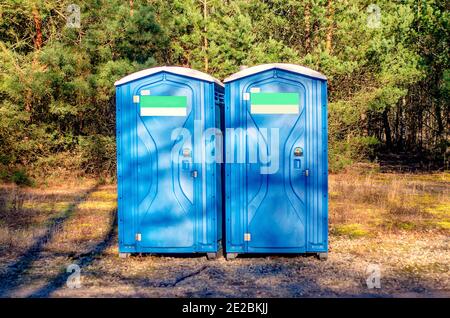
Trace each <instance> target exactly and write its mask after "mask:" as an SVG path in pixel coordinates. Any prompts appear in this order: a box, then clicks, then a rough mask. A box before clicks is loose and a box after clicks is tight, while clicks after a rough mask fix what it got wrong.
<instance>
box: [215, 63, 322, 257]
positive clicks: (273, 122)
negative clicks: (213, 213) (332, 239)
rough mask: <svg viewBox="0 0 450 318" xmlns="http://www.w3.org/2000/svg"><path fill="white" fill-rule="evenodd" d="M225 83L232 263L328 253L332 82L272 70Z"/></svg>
mask: <svg viewBox="0 0 450 318" xmlns="http://www.w3.org/2000/svg"><path fill="white" fill-rule="evenodd" d="M224 82H225V127H226V130H227V131H226V136H225V211H226V213H225V215H226V216H225V218H226V233H225V240H226V244H225V245H226V251H225V252H226V254H227V259H232V258H234V257H236V255H237V254H242V253H245V254H252V253H258V254H284V253H299V254H300V253H306V254H309V253H314V254H316V255H317V256H318V257H319V258H321V259H326V257H327V252H328V193H327V189H328V163H327V81H326V77H325V76H324V75H322V74H320V73H318V72H316V71H313V70H311V69H308V68H306V67H302V66H298V65H293V64H281V63H275V64H265V65H259V66H254V67H250V68H246V69H244V70H241V71H239V72H238V73H235V74H234V75H232V76H230V77H228V78H227V79H225V80H224Z"/></svg>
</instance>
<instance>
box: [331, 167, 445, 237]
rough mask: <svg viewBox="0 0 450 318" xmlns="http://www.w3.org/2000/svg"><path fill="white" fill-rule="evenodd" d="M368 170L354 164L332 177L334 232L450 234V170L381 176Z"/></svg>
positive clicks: (332, 228)
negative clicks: (423, 173) (353, 167)
mask: <svg viewBox="0 0 450 318" xmlns="http://www.w3.org/2000/svg"><path fill="white" fill-rule="evenodd" d="M364 168H365V170H364V173H362V172H361V171H360V170H359V169H358V168H355V170H354V171H353V172H347V173H345V174H337V175H331V176H330V181H329V192H330V211H329V212H330V227H331V232H332V233H334V234H337V235H348V236H349V237H360V236H364V235H371V236H377V235H384V234H386V233H399V232H403V231H415V232H427V231H433V232H440V233H442V234H449V232H448V230H449V228H448V224H449V221H450V195H449V191H450V173H440V174H432V175H411V174H380V173H373V172H372V173H371V172H370V167H369V168H368V167H367V166H364ZM360 169H361V168H360ZM367 170H368V171H367Z"/></svg>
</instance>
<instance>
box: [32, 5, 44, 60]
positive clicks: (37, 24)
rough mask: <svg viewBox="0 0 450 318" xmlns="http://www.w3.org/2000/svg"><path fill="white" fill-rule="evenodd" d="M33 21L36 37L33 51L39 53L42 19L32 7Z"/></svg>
mask: <svg viewBox="0 0 450 318" xmlns="http://www.w3.org/2000/svg"><path fill="white" fill-rule="evenodd" d="M33 20H34V27H35V29H36V36H35V37H34V49H35V50H36V51H39V50H40V49H41V47H42V19H41V16H40V15H39V11H38V9H37V8H36V7H33Z"/></svg>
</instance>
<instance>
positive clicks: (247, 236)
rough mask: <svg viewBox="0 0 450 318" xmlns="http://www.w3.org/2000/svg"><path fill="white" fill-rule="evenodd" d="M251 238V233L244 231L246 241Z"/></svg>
mask: <svg viewBox="0 0 450 318" xmlns="http://www.w3.org/2000/svg"><path fill="white" fill-rule="evenodd" d="M250 240H251V236H250V233H244V241H245V242H249V241H250Z"/></svg>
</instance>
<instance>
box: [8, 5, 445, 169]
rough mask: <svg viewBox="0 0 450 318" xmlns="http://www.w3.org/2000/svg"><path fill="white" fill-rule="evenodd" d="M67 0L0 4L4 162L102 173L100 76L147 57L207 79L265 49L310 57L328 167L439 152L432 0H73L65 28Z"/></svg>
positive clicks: (107, 150)
mask: <svg viewBox="0 0 450 318" xmlns="http://www.w3.org/2000/svg"><path fill="white" fill-rule="evenodd" d="M72 2H73V1H69V0H61V1H55V0H50V1H42V0H6V1H3V2H2V3H1V4H0V17H1V19H0V117H1V120H0V149H1V151H0V165H2V169H3V168H4V170H7V171H9V172H8V173H7V174H8V175H11V173H12V172H11V171H15V169H16V167H25V168H26V170H27V171H28V170H30V171H28V172H32V173H31V175H34V173H37V171H42V172H43V173H45V171H46V170H48V169H55V167H57V166H58V164H59V165H66V166H67V168H70V169H73V168H75V167H77V168H81V169H83V170H84V171H86V172H89V173H104V172H105V171H107V172H109V173H114V165H115V161H114V160H115V155H114V153H113V152H114V134H115V130H114V126H115V100H114V81H115V80H117V79H119V78H121V77H123V76H124V75H126V74H129V73H131V72H135V71H139V70H141V69H144V68H147V67H152V66H155V65H179V66H186V67H192V68H195V69H199V70H203V71H207V72H208V73H210V74H212V75H214V76H216V77H218V78H220V79H223V78H224V77H226V76H228V75H230V74H232V73H233V72H236V71H238V70H239V67H240V66H241V65H248V66H252V65H256V64H260V63H270V62H286V63H297V64H302V65H305V66H308V67H311V68H313V69H316V70H318V71H321V72H322V73H324V74H325V75H326V76H327V77H328V87H329V101H330V103H329V136H330V137H329V147H330V151H329V154H330V169H331V170H332V171H337V170H339V169H342V168H344V167H345V166H346V165H348V164H351V163H353V162H356V161H361V160H368V159H374V158H376V157H377V155H378V153H379V152H381V151H392V152H396V151H403V152H408V151H411V150H414V151H416V150H420V149H423V150H427V151H429V152H432V153H433V154H434V155H435V156H436V158H442V157H443V156H444V154H445V152H446V151H447V152H448V148H449V146H450V144H449V141H448V125H449V117H448V114H449V113H450V112H449V105H450V103H449V92H450V75H449V74H450V71H449V70H450V65H449V64H450V63H449V56H450V52H449V45H448V40H449V39H450V34H449V32H450V31H449V30H450V28H449V21H450V19H449V17H450V14H449V11H448V8H447V6H446V4H445V2H442V1H437V0H427V1H420V2H417V1H413V0H403V1H388V0H381V1H378V2H376V4H377V5H378V6H379V8H380V18H381V20H380V21H379V22H380V23H379V25H377V26H376V27H371V26H370V25H369V23H368V22H369V21H371V19H372V18H373V16H370V13H369V12H368V11H367V10H368V7H369V5H371V4H372V3H373V1H369V0H356V1H328V0H305V1H294V0H271V1H259V0H227V1H222V0H207V1H206V2H205V1H203V0H202V1H201V0H173V1H166V0H134V1H119V0H111V1H106V0H84V1H81V2H79V6H80V11H81V21H80V22H81V27H80V28H70V27H67V26H66V22H67V21H66V18H67V16H68V15H69V13H68V12H67V6H68V5H69V4H71V3H72ZM205 4H206V6H205ZM131 6H132V7H131ZM447 156H448V155H447ZM64 158H67V160H65V159H64ZM77 160H78V161H77ZM75 161H77V162H75Z"/></svg>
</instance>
